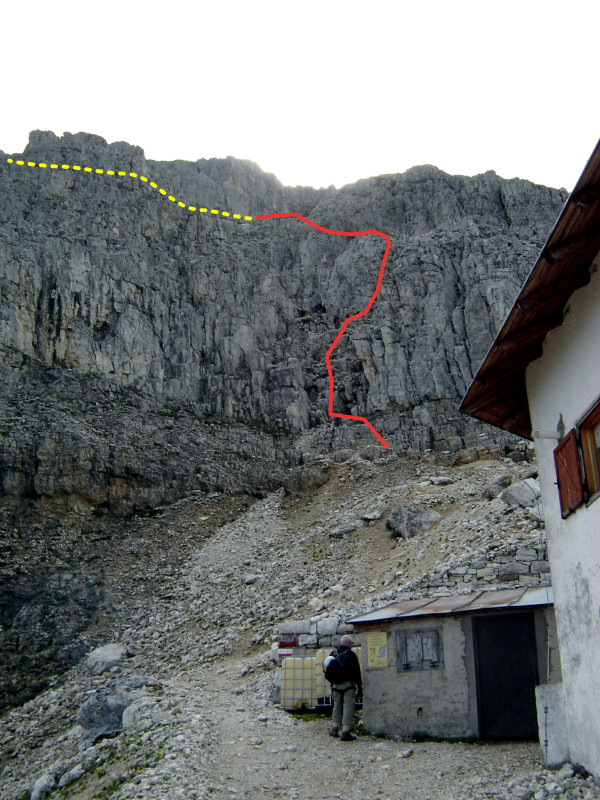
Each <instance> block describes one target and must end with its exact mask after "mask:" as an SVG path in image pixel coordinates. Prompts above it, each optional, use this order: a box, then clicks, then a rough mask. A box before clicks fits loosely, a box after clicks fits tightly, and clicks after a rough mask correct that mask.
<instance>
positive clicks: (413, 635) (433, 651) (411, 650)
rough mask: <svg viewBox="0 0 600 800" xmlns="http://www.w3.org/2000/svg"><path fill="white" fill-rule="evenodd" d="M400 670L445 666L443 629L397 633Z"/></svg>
mask: <svg viewBox="0 0 600 800" xmlns="http://www.w3.org/2000/svg"><path fill="white" fill-rule="evenodd" d="M396 656H397V669H398V672H406V671H408V670H416V669H439V668H442V667H443V666H444V653H443V648H442V631H441V629H430V630H421V631H410V633H398V634H396Z"/></svg>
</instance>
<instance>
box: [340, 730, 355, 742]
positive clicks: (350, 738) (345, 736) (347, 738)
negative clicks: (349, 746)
mask: <svg viewBox="0 0 600 800" xmlns="http://www.w3.org/2000/svg"><path fill="white" fill-rule="evenodd" d="M340 740H341V741H342V742H355V741H356V736H352V734H351V733H350V731H343V733H342V735H341V736H340Z"/></svg>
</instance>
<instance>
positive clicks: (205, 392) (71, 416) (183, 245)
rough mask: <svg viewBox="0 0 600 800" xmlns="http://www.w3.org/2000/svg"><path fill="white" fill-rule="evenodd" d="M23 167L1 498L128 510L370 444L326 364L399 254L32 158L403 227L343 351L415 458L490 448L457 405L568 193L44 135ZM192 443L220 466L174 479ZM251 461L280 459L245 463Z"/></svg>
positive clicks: (7, 296)
mask: <svg viewBox="0 0 600 800" xmlns="http://www.w3.org/2000/svg"><path fill="white" fill-rule="evenodd" d="M15 158H17V157H16V156H15ZM23 159H24V161H25V166H17V165H16V164H8V163H7V162H6V158H5V157H1V161H0V182H1V184H2V192H1V193H0V215H1V216H0V219H1V223H0V274H1V276H2V293H1V297H0V341H1V342H2V350H1V352H0V360H1V366H2V380H3V403H4V404H5V405H4V407H3V409H2V412H3V413H2V417H3V425H2V431H1V433H2V435H1V437H0V470H1V477H2V486H1V491H3V493H4V494H5V495H14V496H23V495H29V496H33V497H40V496H46V497H48V496H52V497H54V498H59V497H62V498H63V499H64V498H66V497H69V496H73V495H76V496H77V497H79V498H81V499H83V500H85V501H86V502H88V503H91V504H94V505H96V504H100V503H103V502H104V503H107V504H108V505H110V506H113V507H118V506H119V504H121V505H123V506H124V507H129V508H131V507H132V506H133V504H134V503H137V504H139V505H152V504H153V503H157V502H160V501H162V500H168V499H169V498H170V497H172V496H173V495H178V496H181V495H182V494H183V493H185V491H187V490H188V489H189V487H190V482H191V483H193V482H194V480H195V475H196V474H198V473H199V474H200V478H199V479H198V480H199V481H201V482H202V483H204V484H206V485H209V484H211V483H214V484H216V485H218V486H219V487H221V488H224V489H226V490H228V491H230V490H239V491H249V490H250V491H252V490H258V489H260V488H261V485H262V488H271V487H272V486H273V484H274V483H278V482H279V483H281V482H282V475H281V474H275V473H274V472H273V466H272V465H273V463H274V462H275V463H277V462H278V457H279V462H278V463H279V464H280V465H281V466H282V468H283V469H284V471H287V470H288V469H289V468H290V467H294V466H297V465H298V463H299V461H301V460H302V458H303V457H302V456H301V455H299V453H297V452H296V453H292V454H291V455H290V451H291V450H293V447H292V446H291V443H290V441H287V442H286V444H285V447H283V448H281V447H279V448H278V446H277V445H278V443H277V441H274V437H273V436H272V434H273V433H277V434H279V435H284V434H292V435H293V436H295V437H297V436H298V435H300V434H302V433H305V432H306V431H314V430H315V429H320V430H321V431H322V432H321V434H319V436H317V437H316V438H315V437H313V438H312V439H311V442H310V445H311V447H313V448H314V449H313V452H312V455H313V456H314V455H315V451H316V453H317V454H318V453H322V452H324V451H327V450H329V449H331V448H332V446H334V447H339V446H341V445H342V444H345V445H351V446H352V445H353V444H354V443H356V442H357V441H362V442H368V443H371V442H374V441H375V440H373V439H372V436H371V434H370V433H369V432H368V431H367V430H366V428H364V426H362V425H361V424H360V423H336V424H335V425H334V424H333V423H332V422H331V420H330V418H329V417H328V413H327V401H328V379H327V372H326V369H325V362H324V356H325V352H326V351H327V349H328V347H329V346H330V345H331V343H332V341H333V339H334V338H335V336H336V333H337V331H338V330H339V327H340V325H341V322H342V321H343V320H344V318H345V317H346V316H348V315H349V314H352V313H355V312H357V311H359V310H361V309H362V308H364V307H365V305H366V303H367V301H368V299H369V297H370V296H371V294H372V293H373V290H374V288H375V284H376V279H377V273H378V268H379V264H380V262H381V258H382V255H383V249H384V242H383V240H382V239H381V238H379V237H368V236H367V237H356V238H352V237H341V236H332V235H328V234H324V233H321V232H320V231H317V230H314V229H312V228H310V227H309V226H307V225H305V224H303V223H302V222H300V221H299V220H297V219H285V220H281V219H279V220H271V221H252V222H244V221H241V222H238V221H234V220H233V219H225V218H223V217H219V216H213V215H210V214H200V213H191V212H189V211H187V210H185V209H181V208H179V207H178V206H177V205H176V204H175V203H172V202H169V200H168V199H167V198H165V197H162V196H161V195H160V194H159V193H158V192H157V190H156V189H152V188H151V187H150V186H149V185H147V184H144V183H142V182H140V181H139V180H137V179H132V178H130V177H129V176H124V177H118V176H113V177H109V176H107V175H105V174H102V175H99V174H95V173H92V174H85V173H83V172H79V173H77V172H74V171H73V170H61V169H58V170H50V169H46V170H43V169H39V168H38V167H35V168H33V167H28V166H27V165H26V164H27V162H29V161H31V162H32V163H39V162H40V161H43V162H44V163H48V164H50V163H51V162H54V163H56V164H59V165H62V164H69V165H74V164H79V165H84V166H91V167H94V168H99V169H100V168H102V169H105V170H106V169H109V168H112V169H117V170H119V169H121V170H124V171H134V172H136V173H137V174H139V175H142V174H143V175H145V176H149V177H150V179H151V180H154V181H155V182H156V183H157V184H158V185H159V186H164V187H165V188H166V189H167V191H168V192H172V193H173V196H175V197H177V198H183V199H184V200H185V201H186V202H188V203H192V202H193V203H195V204H196V205H201V204H202V203H205V204H206V205H207V207H208V208H213V207H214V208H217V209H228V210H230V211H232V212H238V213H240V214H242V215H252V216H256V214H258V213H261V212H285V211H297V212H299V213H301V214H303V215H305V216H308V217H309V218H310V219H311V220H313V221H315V222H316V223H318V224H320V225H323V226H326V227H328V228H332V229H335V230H344V231H353V230H370V229H376V230H380V231H383V232H385V233H387V234H389V235H390V236H391V239H392V249H391V253H390V257H389V260H388V265H387V268H386V273H385V278H384V281H383V285H382V288H381V292H380V295H379V297H378V299H377V301H376V303H375V304H374V306H373V309H372V311H371V312H370V313H369V314H368V315H367V316H366V317H364V318H363V319H360V320H357V321H355V322H353V323H351V324H350V326H349V328H348V331H347V333H346V334H345V336H344V337H343V338H342V340H341V342H340V344H339V346H338V347H337V348H336V350H335V352H334V354H333V359H332V362H333V370H334V376H335V386H336V391H335V395H334V409H335V410H336V411H339V412H342V413H348V414H358V415H363V416H366V417H367V418H368V419H369V420H370V421H371V422H373V424H375V426H376V427H377V428H378V430H380V432H381V433H382V434H383V435H384V436H385V437H386V439H388V440H389V441H390V442H391V443H392V445H393V446H394V447H396V448H400V449H403V450H407V449H415V450H422V449H425V448H433V449H438V450H442V449H450V450H454V449H457V448H461V447H464V446H465V445H473V444H474V443H476V442H477V436H476V431H478V430H479V427H478V426H476V425H475V423H472V422H470V421H468V420H466V419H465V418H463V417H459V416H458V415H457V411H456V407H457V404H458V401H459V400H460V397H461V395H462V394H463V392H464V390H465V388H466V387H467V385H468V383H469V381H470V379H471V376H472V374H473V371H474V369H476V368H477V366H478V364H479V362H480V361H481V359H482V358H483V356H484V354H485V352H486V349H487V347H488V346H489V344H490V342H491V338H492V336H493V334H494V333H495V331H496V329H497V328H498V326H499V324H500V322H501V320H502V319H503V317H504V315H505V314H506V312H507V310H508V309H509V307H510V305H511V303H512V301H513V299H514V297H515V295H516V293H517V290H518V287H519V285H520V283H521V281H522V279H523V277H524V275H525V274H526V272H527V271H528V268H529V267H530V265H531V264H532V263H533V259H534V256H535V255H536V253H537V250H538V249H539V247H540V245H541V244H542V240H543V237H544V236H545V233H546V232H547V230H548V229H549V227H550V226H551V224H552V222H553V221H554V219H555V217H556V215H557V213H558V211H559V209H560V207H561V204H562V203H563V201H564V194H563V193H561V192H558V191H555V190H551V189H547V188H544V187H540V186H535V185H533V184H531V183H528V182H526V181H523V180H516V179H515V180H508V181H507V180H503V179H501V178H499V177H498V176H497V175H495V174H494V173H493V172H489V173H486V174H485V175H479V176H476V177H473V178H467V177H461V176H450V175H446V174H445V173H443V172H440V171H439V170H437V169H435V168H433V167H416V168H414V169H411V170H409V171H408V172H406V173H404V174H403V175H388V176H381V177H378V178H370V179H367V180H363V181H359V182H358V183H356V184H353V185H350V186H346V187H344V188H342V189H340V190H337V191H336V190H334V189H332V188H330V189H327V190H315V189H310V188H301V187H298V188H288V187H283V186H281V184H280V183H279V182H278V181H277V180H276V178H275V177H274V176H272V175H266V174H264V173H262V172H261V171H260V169H259V168H258V167H257V166H256V165H254V164H252V163H250V162H244V161H238V160H236V159H233V158H227V159H223V160H218V159H210V160H201V161H198V162H196V163H195V164H191V163H186V162H173V163H158V162H151V161H147V160H146V159H145V158H144V154H143V152H142V150H141V149H140V148H138V147H132V146H130V145H127V144H124V143H117V144H112V145H108V144H107V143H106V142H105V141H104V140H103V139H101V138H100V137H97V136H90V135H86V134H77V135H70V134H65V135H64V136H63V137H62V138H58V137H56V136H54V134H50V133H41V132H36V133H33V134H32V135H31V139H30V142H29V144H28V146H27V148H26V150H25V152H24V154H23ZM57 394H59V395H61V402H60V403H55V402H54V400H55V395H57ZM107 409H110V413H108V411H107ZM133 409H136V410H137V413H133ZM182 409H183V411H182ZM182 413H183V414H184V416H185V420H184V423H185V424H184V425H180V424H178V422H179V419H180V414H182ZM157 416H162V417H163V419H162V420H158V419H157ZM165 417H166V419H165ZM167 423H172V425H171V424H167ZM211 425H212V426H213V428H212V429H211V428H210V426H211ZM215 425H218V426H219V429H218V430H217V431H216V433H217V434H218V435H217V436H215V437H211V433H215V430H214V426H215ZM235 425H243V426H244V430H243V432H242V429H241V427H236V428H235V430H234V432H233V434H232V435H229V434H230V432H231V431H230V428H231V426H235ZM253 434H254V435H253ZM186 435H187V436H188V437H189V438H190V439H192V440H195V441H194V442H193V443H194V445H196V447H195V448H194V449H195V450H196V451H199V450H200V449H207V448H208V449H210V448H212V447H215V449H217V450H219V449H220V450H221V452H219V453H215V454H214V458H211V459H202V458H201V459H200V463H199V464H196V465H195V466H197V467H198V469H197V470H196V471H195V472H193V475H192V471H191V470H190V468H189V467H188V466H187V464H186V465H185V466H184V469H183V475H182V474H177V475H173V474H172V473H174V472H178V470H176V469H175V468H174V465H175V464H176V463H177V456H178V454H179V453H180V452H181V451H183V453H185V452H186V451H187V449H188V443H186V442H185V437H186ZM207 439H208V440H209V442H208V443H207ZM219 442H220V443H221V448H219V445H218V443H219ZM198 444H200V446H199V447H198V446H197V445H198ZM277 450H284V451H285V454H284V455H281V456H278V455H277V454H276V452H275V451H277ZM170 451H171V452H170ZM225 451H229V453H231V452H233V453H235V458H234V461H235V464H236V468H235V469H232V464H231V459H228V458H225V457H224V456H225ZM300 451H301V452H304V453H306V445H303V446H302V447H300ZM140 453H143V456H142V457H139V454H140ZM246 455H250V456H252V458H254V456H256V455H258V456H260V457H262V463H261V464H259V465H256V464H252V468H251V469H244V464H243V463H241V464H240V462H241V461H243V459H244V457H245V456H246ZM310 455H311V454H309V457H310ZM186 460H187V459H186V458H185V456H184V461H186ZM304 460H306V459H304ZM239 467H241V469H240V468H239ZM276 471H277V470H275V472H276ZM158 473H163V474H168V475H169V478H168V479H166V480H165V479H163V478H161V476H160V474H158Z"/></svg>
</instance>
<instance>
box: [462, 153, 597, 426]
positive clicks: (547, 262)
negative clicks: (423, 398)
mask: <svg viewBox="0 0 600 800" xmlns="http://www.w3.org/2000/svg"><path fill="white" fill-rule="evenodd" d="M599 251H600V141H599V142H598V144H597V145H596V148H595V150H594V152H593V153H592V156H591V158H590V160H589V161H588V163H587V165H586V167H585V169H584V170H583V173H582V175H581V177H580V178H579V181H578V182H577V185H576V186H575V189H574V190H573V192H572V194H571V195H570V196H569V199H568V200H567V202H566V203H565V206H564V208H563V210H562V212H561V214H560V216H559V218H558V221H557V223H556V225H555V226H554V229H553V231H552V233H551V234H550V236H549V237H548V240H547V242H546V244H545V245H544V247H543V248H542V251H541V253H540V255H539V258H538V260H537V262H536V263H535V266H534V267H533V269H532V270H531V273H530V274H529V277H528V278H527V280H526V282H525V285H524V286H523V288H522V289H521V293H520V294H519V296H518V297H517V300H516V302H515V304H514V306H513V307H512V310H511V311H510V313H509V315H508V317H507V318H506V321H505V322H504V325H503V326H502V328H501V329H500V332H499V333H498V335H497V336H496V339H495V341H494V343H493V344H492V346H491V348H490V350H489V352H488V354H487V356H486V357H485V360H484V362H483V364H482V365H481V367H480V368H479V371H478V372H477V374H476V376H475V378H474V379H473V383H472V384H471V386H470V387H469V390H468V391H467V393H466V395H465V396H464V398H463V400H462V403H461V404H460V410H461V411H462V412H464V413H465V414H469V415H470V416H472V417H475V418H476V419H480V420H482V421H483V422H489V423H491V424H492V425H495V426H497V427H499V428H503V429H504V430H506V431H510V432H511V433H516V434H518V435H519V436H524V437H525V438H526V439H531V417H530V414H529V405H528V402H527V389H526V384H525V370H526V368H527V366H528V365H529V364H530V363H531V362H532V361H535V360H536V359H537V358H539V357H540V356H541V355H542V346H543V342H544V339H545V337H546V334H547V333H548V331H550V330H552V329H553V328H556V327H558V326H559V325H561V324H562V321H563V316H564V311H565V307H566V305H567V304H568V302H569V298H570V297H571V295H572V294H573V292H575V291H576V290H577V289H580V288H581V287H582V286H585V285H586V284H587V283H589V280H590V268H591V266H592V264H593V262H594V259H595V258H596V256H597V255H598V252H599Z"/></svg>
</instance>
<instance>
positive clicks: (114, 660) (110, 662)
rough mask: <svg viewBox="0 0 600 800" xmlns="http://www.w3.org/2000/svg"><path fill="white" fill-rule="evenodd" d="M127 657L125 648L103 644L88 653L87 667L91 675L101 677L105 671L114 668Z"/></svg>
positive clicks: (115, 644)
mask: <svg viewBox="0 0 600 800" xmlns="http://www.w3.org/2000/svg"><path fill="white" fill-rule="evenodd" d="M126 655H127V648H126V647H125V646H124V645H122V644H117V643H116V642H115V643H112V644H105V645H104V647H97V648H96V649H95V650H92V652H91V653H88V657H87V662H86V663H87V667H88V669H89V671H90V672H91V673H92V675H101V674H102V673H103V672H106V670H107V669H110V668H111V667H114V666H116V665H117V664H118V663H119V662H121V661H122V660H123V659H124V658H125V656H126Z"/></svg>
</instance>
